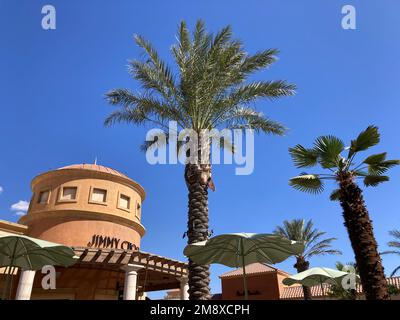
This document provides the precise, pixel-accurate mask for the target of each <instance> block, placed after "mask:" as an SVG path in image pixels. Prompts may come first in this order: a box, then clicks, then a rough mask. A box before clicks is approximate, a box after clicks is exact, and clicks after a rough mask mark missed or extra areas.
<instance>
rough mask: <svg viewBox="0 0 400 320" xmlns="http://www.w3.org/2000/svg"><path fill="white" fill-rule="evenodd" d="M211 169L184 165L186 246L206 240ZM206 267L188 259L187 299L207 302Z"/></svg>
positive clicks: (208, 296) (204, 166)
mask: <svg viewBox="0 0 400 320" xmlns="http://www.w3.org/2000/svg"><path fill="white" fill-rule="evenodd" d="M210 174H211V167H210V166H209V165H208V166H207V165H200V164H190V163H189V164H186V167H185V180H186V185H187V187H188V191H189V212H188V244H191V243H194V242H199V241H204V240H207V239H208V179H209V177H210ZM209 283H210V270H209V266H208V265H198V264H196V263H194V262H193V261H191V259H189V299H190V300H208V299H210V298H211V295H210V288H209Z"/></svg>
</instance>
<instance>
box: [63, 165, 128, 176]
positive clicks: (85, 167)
mask: <svg viewBox="0 0 400 320" xmlns="http://www.w3.org/2000/svg"><path fill="white" fill-rule="evenodd" d="M65 169H81V170H92V171H100V172H105V173H110V174H113V175H115V176H119V177H124V178H128V179H130V178H129V177H128V176H126V175H125V174H123V173H121V172H119V171H117V170H114V169H112V168H108V167H105V166H101V165H98V164H87V163H82V164H72V165H70V166H66V167H62V168H59V169H57V170H65Z"/></svg>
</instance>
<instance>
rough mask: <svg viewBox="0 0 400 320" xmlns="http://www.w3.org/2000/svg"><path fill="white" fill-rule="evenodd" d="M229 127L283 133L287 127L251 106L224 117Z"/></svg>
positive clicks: (276, 133)
mask: <svg viewBox="0 0 400 320" xmlns="http://www.w3.org/2000/svg"><path fill="white" fill-rule="evenodd" d="M222 121H224V122H225V123H226V124H227V128H228V129H253V130H255V131H256V132H263V133H270V134H275V135H280V136H281V135H283V134H284V133H285V132H286V128H285V127H284V126H283V125H282V124H280V123H279V122H276V121H273V120H270V119H268V118H266V117H264V115H263V114H262V113H261V112H257V111H255V110H253V109H251V108H238V109H235V110H233V111H232V112H231V113H230V114H229V115H227V118H226V119H222V120H221V122H222Z"/></svg>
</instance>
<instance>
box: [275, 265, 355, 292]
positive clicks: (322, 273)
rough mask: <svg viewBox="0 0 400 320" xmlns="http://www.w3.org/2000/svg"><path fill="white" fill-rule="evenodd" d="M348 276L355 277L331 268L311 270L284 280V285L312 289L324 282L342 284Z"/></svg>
mask: <svg viewBox="0 0 400 320" xmlns="http://www.w3.org/2000/svg"><path fill="white" fill-rule="evenodd" d="M348 275H354V276H356V275H355V274H354V273H349V272H344V271H339V270H335V269H330V268H320V267H318V268H311V269H308V270H306V271H303V272H300V273H297V274H294V275H292V276H290V277H287V278H285V279H283V281H282V283H283V284H285V285H287V286H291V285H293V284H296V283H297V284H301V285H303V286H307V287H312V286H315V285H319V284H321V283H324V282H333V281H335V282H336V283H338V282H339V283H340V282H341V281H342V279H343V278H344V277H346V276H348ZM357 277H358V276H357Z"/></svg>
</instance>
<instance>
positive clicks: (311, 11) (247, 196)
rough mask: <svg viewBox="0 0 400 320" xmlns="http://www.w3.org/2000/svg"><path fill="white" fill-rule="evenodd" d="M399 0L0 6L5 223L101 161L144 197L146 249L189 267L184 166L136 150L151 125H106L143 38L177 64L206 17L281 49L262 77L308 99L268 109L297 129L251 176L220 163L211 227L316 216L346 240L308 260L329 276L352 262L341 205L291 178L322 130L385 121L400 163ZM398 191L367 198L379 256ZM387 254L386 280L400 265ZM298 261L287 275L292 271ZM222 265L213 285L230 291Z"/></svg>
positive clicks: (270, 143) (386, 137) (267, 150)
mask: <svg viewBox="0 0 400 320" xmlns="http://www.w3.org/2000/svg"><path fill="white" fill-rule="evenodd" d="M45 4H52V5H54V6H55V7H56V10H57V29H56V30H52V31H44V30H43V29H42V28H41V18H42V15H41V8H42V6H43V5H45ZM345 4H352V5H354V6H355V7H356V10H357V30H343V29H342V28H341V17H342V14H341V8H342V6H343V5H345ZM399 9H400V3H399V2H398V1H395V0H391V1H390V0H380V1H358V0H347V1H334V0H331V1H320V0H302V1H295V0H291V1H290V0H285V1H282V0H273V1H272V0H270V1H261V0H259V1H255V0H251V1H230V0H223V1H222V0H220V1H211V0H207V1H201V2H200V1H183V0H182V1H178V0H170V1H162V0H159V1H114V2H110V1H98V0H97V1H76V0H74V1H73V0H70V1H58V0H48V1H32V0H24V1H23V0H18V1H15V0H0V15H1V18H0V41H1V50H0V92H1V101H0V106H1V116H0V136H1V139H0V150H1V151H0V152H1V153H0V186H1V187H2V188H3V192H2V193H1V195H0V219H5V220H11V221H17V220H18V216H16V214H15V211H11V209H10V207H11V205H12V204H15V203H17V202H18V201H20V200H26V201H29V199H30V197H31V192H30V188H29V183H30V181H31V179H32V178H33V177H34V176H35V175H37V174H39V173H41V172H44V171H47V170H50V169H55V168H58V167H61V166H65V165H68V164H73V163H83V162H85V163H91V162H93V160H94V159H95V157H97V159H98V163H99V164H102V165H106V166H110V167H113V168H115V169H118V170H120V171H122V172H124V173H126V174H127V175H129V176H130V177H132V178H133V179H135V180H137V181H138V182H140V183H141V184H142V185H143V186H144V188H145V189H146V191H147V194H148V196H147V199H146V201H145V203H144V205H143V224H144V225H145V227H146V228H147V234H146V236H145V237H144V238H143V243H142V249H143V250H146V251H150V252H154V253H157V254H160V255H164V256H169V257H172V258H178V259H184V257H183V255H182V249H183V247H184V246H185V243H186V240H184V239H182V234H183V232H184V231H185V229H186V218H187V191H186V186H185V184H184V180H183V167H182V166H181V165H175V166H171V165H170V166H151V165H149V164H147V163H146V160H145V155H144V154H143V153H141V152H140V151H139V145H140V144H141V143H142V141H143V140H144V137H145V133H146V129H145V128H135V127H131V126H127V125H118V126H115V127H113V128H104V127H103V120H104V118H105V117H106V115H107V114H108V113H109V112H110V111H111V110H112V108H111V107H110V106H109V105H107V103H106V101H105V100H104V93H105V92H106V91H108V90H109V89H111V88H115V87H127V88H130V89H133V90H135V89H137V84H136V83H135V82H134V81H133V80H132V79H131V78H130V76H129V75H128V73H127V68H126V65H127V59H129V58H136V57H138V55H139V50H138V48H136V46H135V45H134V43H133V41H132V36H133V34H135V33H137V34H140V35H143V36H144V37H146V38H147V39H149V40H151V41H152V42H153V44H154V45H155V47H156V48H157V49H158V50H159V52H160V54H161V56H163V57H165V58H166V59H167V60H168V61H170V56H169V48H170V46H171V44H172V43H174V41H175V33H176V30H177V25H178V23H179V22H180V21H181V20H182V19H185V20H186V21H187V22H188V24H189V26H191V27H192V26H193V24H194V22H195V21H196V20H197V19H198V18H202V19H204V20H205V22H206V24H207V27H208V28H209V29H210V30H212V31H217V30H219V29H220V28H221V27H223V26H225V25H226V24H231V25H232V27H233V30H234V34H235V36H236V37H238V38H240V39H242V40H243V42H244V44H245V47H246V49H247V50H248V51H249V52H251V53H254V52H256V51H257V50H261V49H265V48H279V49H280V50H281V55H280V60H279V61H278V62H277V63H276V64H275V65H274V66H273V67H272V68H271V69H270V70H267V71H265V72H262V73H259V74H258V75H257V77H258V78H260V79H287V80H288V81H290V82H293V83H295V84H297V86H298V94H297V95H296V96H294V97H290V98H285V99H282V100H279V101H276V102H273V103H271V102H268V101H263V102H260V103H259V104H258V106H257V107H258V108H259V109H260V110H263V111H264V112H265V113H266V114H267V115H269V116H270V117H272V118H273V119H276V120H279V121H281V122H283V123H284V124H285V125H286V126H287V127H289V128H290V131H289V133H288V134H287V136H285V137H283V138H279V137H269V136H260V137H257V138H256V146H255V148H256V149H255V171H254V173H253V174H252V175H250V176H241V177H239V176H235V175H234V167H233V166H228V165H225V166H222V165H221V166H215V167H214V181H215V184H216V187H217V191H216V192H215V193H211V194H210V227H211V228H212V229H214V232H215V234H220V233H227V232H241V231H243V232H271V231H272V230H273V228H274V227H275V226H276V225H277V224H280V223H281V222H282V221H283V220H284V219H291V218H306V219H308V218H312V219H313V220H314V221H315V224H316V226H317V227H318V228H320V229H321V230H324V231H326V232H327V233H328V235H329V236H335V237H337V238H338V239H339V240H338V241H337V242H336V243H335V247H336V248H340V249H341V250H342V251H343V253H344V254H343V256H341V257H335V256H327V257H320V258H315V259H313V260H312V261H311V265H314V266H331V267H332V266H333V265H334V263H335V261H337V260H341V261H344V262H347V261H351V260H353V253H352V250H351V247H350V244H349V241H348V237H347V234H346V231H345V228H344V226H343V219H342V216H341V209H340V207H339V205H338V203H332V202H330V201H329V200H328V195H329V192H326V193H324V194H323V195H320V196H312V195H307V194H303V193H299V192H297V191H294V190H292V189H291V188H290V187H289V186H288V179H289V178H290V177H291V176H294V175H296V174H297V173H298V170H297V169H296V168H294V166H293V164H292V163H291V159H290V157H289V155H288V152H287V150H288V147H290V146H293V145H295V144H297V143H301V144H311V142H312V141H313V139H314V138H315V137H317V136H319V135H323V134H336V135H338V136H340V137H342V138H343V139H344V140H345V141H349V139H351V138H353V137H355V136H356V135H357V134H358V132H359V131H361V130H362V129H364V128H365V127H366V126H367V125H369V124H376V125H378V126H379V127H380V130H381V133H382V143H381V144H380V145H379V146H378V147H376V148H375V150H374V151H376V152H382V151H388V152H389V154H390V156H391V157H392V158H400V150H399V146H398V137H399V136H400V126H399V125H398V123H397V119H398V118H399V117H400V109H399V101H400V90H399V88H398V87H399V83H400V81H399V80H400V62H399V58H398V57H399V56H400V42H399V41H398V39H399V36H400V34H399V31H400V28H399V27H400V20H399V19H398V12H399ZM390 174H391V176H392V181H391V182H389V183H386V184H384V185H382V186H380V187H378V188H375V189H371V190H369V189H368V190H366V191H365V200H366V203H367V205H368V208H369V210H370V214H371V217H372V219H373V222H374V228H375V234H376V238H377V240H378V242H379V244H380V249H381V250H383V249H386V248H387V247H386V242H387V241H389V236H388V231H389V230H391V229H393V228H400V218H399V207H400V197H399V190H400V170H399V169H394V170H392V171H391V172H390ZM396 259H398V257H389V256H387V257H384V264H385V268H386V272H387V273H389V272H391V271H392V270H393V268H394V267H395V266H396V265H398V264H399V263H400V261H399V260H396ZM293 263H294V261H293V259H291V260H288V261H286V262H284V263H282V264H280V265H279V267H280V268H283V269H284V270H287V271H289V272H293V271H294V269H293V267H292V265H293ZM226 270H227V268H225V267H221V266H213V267H212V289H213V291H214V292H219V291H220V282H219V279H218V277H217V276H218V275H219V274H221V273H222V272H224V271H226Z"/></svg>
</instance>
